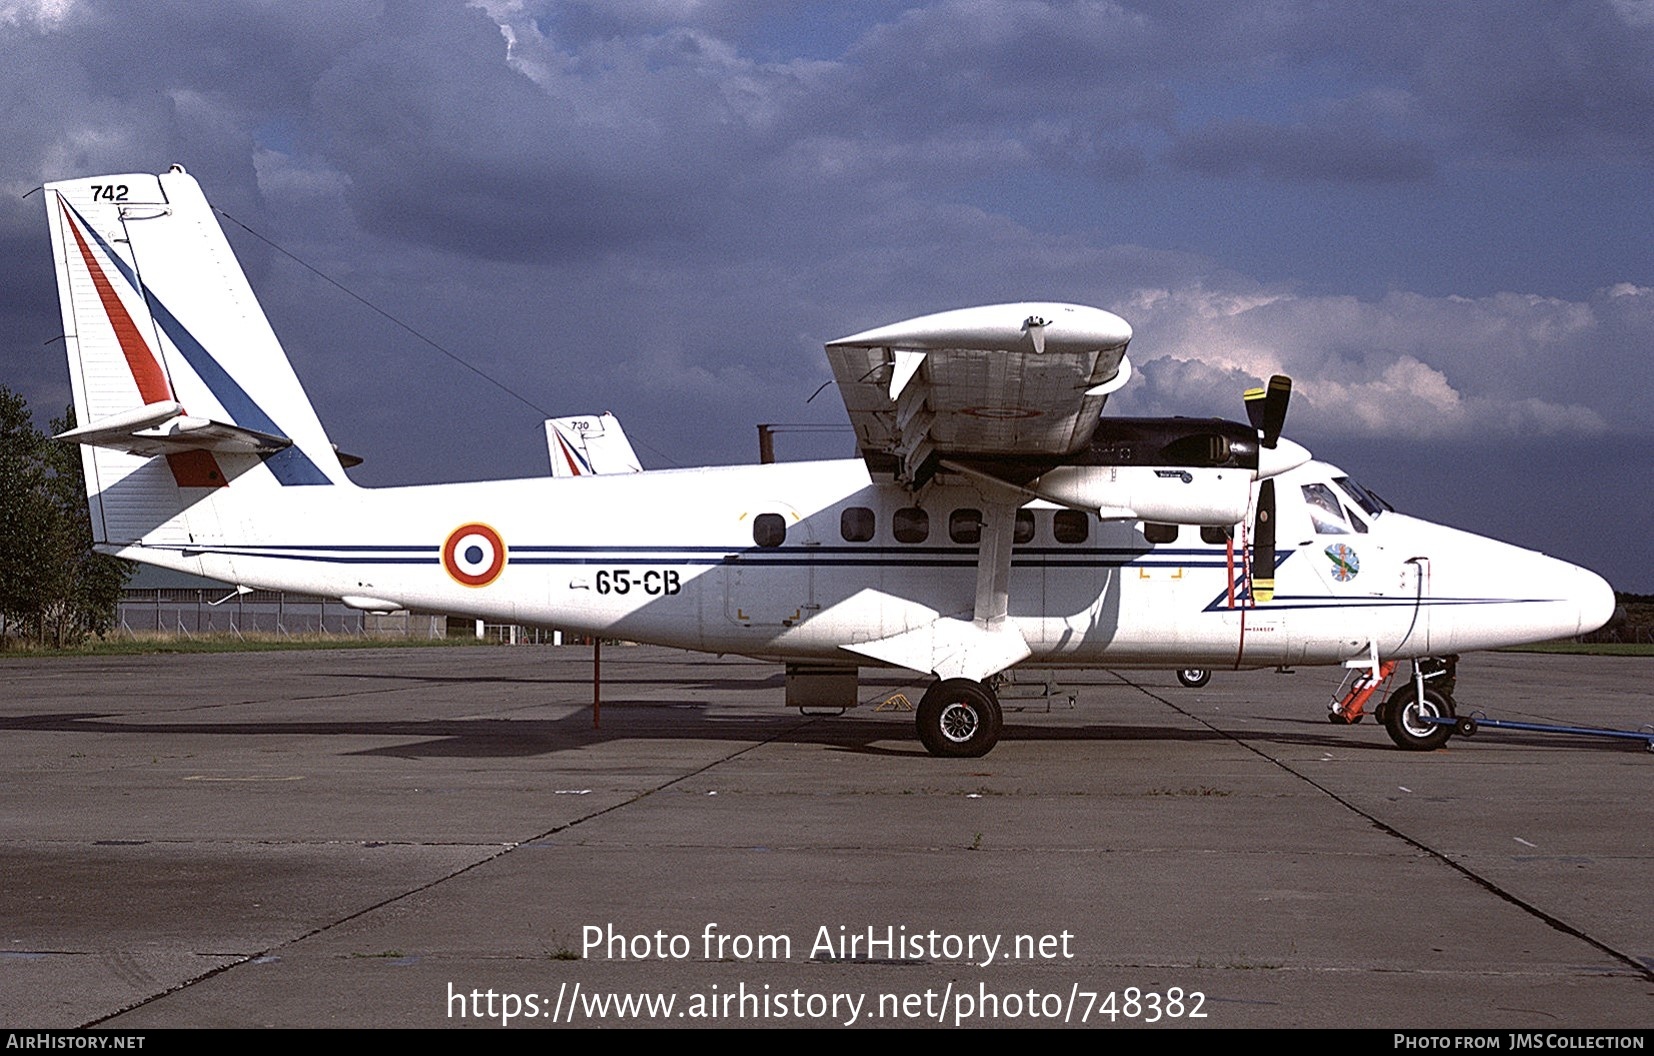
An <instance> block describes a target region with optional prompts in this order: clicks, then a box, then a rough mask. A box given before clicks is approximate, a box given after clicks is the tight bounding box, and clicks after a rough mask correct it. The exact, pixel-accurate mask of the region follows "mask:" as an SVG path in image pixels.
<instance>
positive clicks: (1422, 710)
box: [1383, 682, 1453, 752]
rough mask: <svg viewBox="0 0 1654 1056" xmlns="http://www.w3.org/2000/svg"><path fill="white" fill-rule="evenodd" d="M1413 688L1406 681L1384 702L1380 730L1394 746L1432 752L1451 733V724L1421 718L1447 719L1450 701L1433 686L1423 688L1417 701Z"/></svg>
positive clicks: (1451, 705)
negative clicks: (1387, 733)
mask: <svg viewBox="0 0 1654 1056" xmlns="http://www.w3.org/2000/svg"><path fill="white" fill-rule="evenodd" d="M1413 690H1414V686H1413V683H1411V682H1408V683H1407V684H1406V685H1404V686H1402V687H1401V688H1400V689H1398V690H1396V691H1395V692H1394V693H1391V694H1390V699H1389V700H1386V701H1385V702H1384V716H1383V718H1384V729H1385V730H1386V731H1388V732H1389V734H1390V740H1392V741H1394V742H1396V746H1397V747H1398V748H1405V749H1407V750H1408V751H1410V752H1429V751H1434V750H1435V749H1437V748H1440V747H1441V746H1442V745H1444V744H1446V743H1447V739H1448V738H1449V737H1451V736H1453V724H1452V723H1435V722H1427V721H1425V720H1426V719H1451V718H1452V717H1453V702H1452V701H1451V700H1449V699H1448V698H1447V697H1444V696H1442V695H1441V694H1440V693H1437V692H1436V691H1435V690H1433V689H1426V690H1425V691H1424V700H1423V702H1422V703H1421V702H1420V701H1419V700H1417V699H1416V697H1415V696H1414V693H1413Z"/></svg>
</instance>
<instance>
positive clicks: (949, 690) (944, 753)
mask: <svg viewBox="0 0 1654 1056" xmlns="http://www.w3.org/2000/svg"><path fill="white" fill-rule="evenodd" d="M917 723H918V728H919V740H920V742H921V743H922V744H924V746H925V750H926V751H927V752H929V753H930V754H931V755H935V756H940V757H942V758H947V759H975V758H978V757H979V756H984V755H987V754H988V753H989V752H990V751H992V750H993V746H994V745H995V744H998V743H999V731H1000V728H1001V726H1002V725H1003V715H1002V713H1001V712H1000V709H999V698H998V697H997V696H995V695H994V691H993V690H991V689H989V688H988V687H987V686H985V685H983V684H982V683H981V682H976V681H973V680H971V679H968V678H944V679H941V680H940V681H937V682H935V683H933V684H932V685H931V687H930V688H929V689H927V690H925V695H924V696H923V697H921V698H920V700H919V711H918V715H917Z"/></svg>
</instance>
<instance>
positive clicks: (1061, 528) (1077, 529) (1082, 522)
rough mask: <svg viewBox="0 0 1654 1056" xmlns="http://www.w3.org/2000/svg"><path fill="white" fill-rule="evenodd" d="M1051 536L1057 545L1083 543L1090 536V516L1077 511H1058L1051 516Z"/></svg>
mask: <svg viewBox="0 0 1654 1056" xmlns="http://www.w3.org/2000/svg"><path fill="white" fill-rule="evenodd" d="M1051 534H1052V535H1054V536H1056V537H1057V542H1059V543H1083V542H1085V541H1086V538H1087V537H1088V536H1089V535H1090V534H1091V515H1090V514H1089V513H1081V512H1080V511H1079V510H1058V511H1057V512H1056V513H1054V514H1052V515H1051Z"/></svg>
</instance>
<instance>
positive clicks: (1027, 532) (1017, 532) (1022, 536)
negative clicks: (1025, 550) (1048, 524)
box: [1011, 510, 1034, 546]
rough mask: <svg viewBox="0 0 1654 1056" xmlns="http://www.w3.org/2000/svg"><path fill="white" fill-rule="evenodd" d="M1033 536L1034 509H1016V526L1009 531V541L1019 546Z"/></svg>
mask: <svg viewBox="0 0 1654 1056" xmlns="http://www.w3.org/2000/svg"><path fill="white" fill-rule="evenodd" d="M1033 537H1034V511H1033V510H1018V511H1017V524H1016V528H1015V529H1014V530H1013V531H1012V532H1011V542H1013V543H1015V544H1016V545H1017V546H1021V545H1022V544H1023V543H1026V542H1027V541H1028V540H1030V539H1032V538H1033Z"/></svg>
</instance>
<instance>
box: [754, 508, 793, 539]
mask: <svg viewBox="0 0 1654 1056" xmlns="http://www.w3.org/2000/svg"><path fill="white" fill-rule="evenodd" d="M786 539H787V519H786V518H785V517H782V516H781V515H780V514H779V513H760V514H759V515H758V516H757V517H754V518H753V519H752V541H753V542H755V543H757V544H758V545H759V546H780V545H781V544H782V543H784V542H786Z"/></svg>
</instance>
